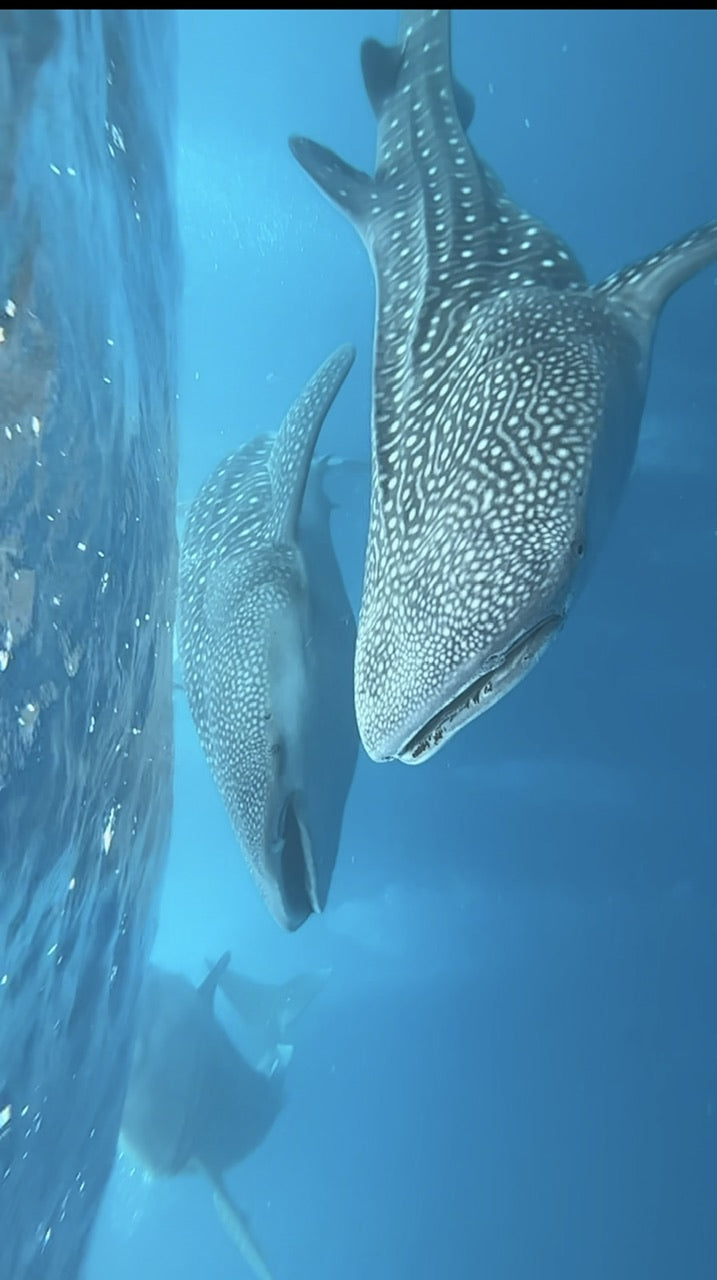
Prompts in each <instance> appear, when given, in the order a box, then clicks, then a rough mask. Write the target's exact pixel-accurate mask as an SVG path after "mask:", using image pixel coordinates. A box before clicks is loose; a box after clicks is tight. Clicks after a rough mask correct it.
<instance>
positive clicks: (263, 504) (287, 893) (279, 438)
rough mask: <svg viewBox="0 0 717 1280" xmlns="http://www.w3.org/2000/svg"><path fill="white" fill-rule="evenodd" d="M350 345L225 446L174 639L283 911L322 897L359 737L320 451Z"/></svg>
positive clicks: (207, 491) (189, 544) (212, 748)
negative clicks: (237, 442)
mask: <svg viewBox="0 0 717 1280" xmlns="http://www.w3.org/2000/svg"><path fill="white" fill-rule="evenodd" d="M353 359H354V350H353V348H352V347H349V346H345V347H341V348H339V349H338V350H337V351H336V352H334V354H333V355H332V356H330V357H329V359H328V360H327V361H325V363H324V364H323V365H322V366H321V368H320V369H319V370H318V371H317V372H316V373H315V374H314V376H313V378H311V380H310V381H309V383H308V384H307V386H306V387H305V389H304V391H303V392H302V394H301V395H300V396H299V398H298V399H297V401H296V402H295V404H294V405H293V406H292V408H291V409H290V411H289V413H288V414H287V415H286V417H285V419H284V421H283V422H282V424H281V427H280V428H279V431H278V432H277V434H276V436H270V435H262V436H258V437H256V438H254V439H253V440H251V441H249V442H248V443H247V444H245V445H243V446H242V447H241V448H240V449H238V450H236V451H235V452H234V453H232V454H231V455H230V456H229V457H228V458H225V459H224V461H223V462H222V463H220V465H219V466H218V467H217V469H216V470H215V471H214V472H213V474H212V475H211V476H210V477H209V479H208V480H207V481H206V483H205V484H204V485H203V486H202V488H201V489H200V491H199V493H198V495H197V497H196V498H195V499H194V501H193V503H192V504H191V506H190V508H189V511H188V513H187V518H186V525H185V532H184V537H183V540H182V546H181V552H180V566H179V610H178V631H177V640H178V650H179V655H180V660H181V666H182V670H183V674H184V683H185V688H186V693H187V698H188V702H189V707H190V711H191V714H192V717H193V719H194V723H195V725H196V728H197V730H198V733H199V737H200V740H201V743H202V746H203V748H204V751H205V754H206V757H207V760H208V762H209V765H210V768H211V770H212V773H213V775H214V778H215V780H216V782H217V785H218V787H219V791H220V793H221V795H222V797H223V799H224V803H225V805H226V808H227V810H228V813H229V817H230V819H231V822H232V824H233V827H234V831H235V833H236V835H237V838H238V840H239V843H240V844H241V846H242V848H243V850H244V854H245V857H246V860H247V864H248V866H249V869H250V871H251V873H252V876H253V878H254V880H255V881H256V883H257V885H258V887H259V890H260V892H261V894H262V896H263V898H264V901H265V902H266V904H267V906H268V909H269V911H270V912H271V914H272V915H273V917H274V919H275V920H276V921H277V922H278V923H279V924H280V925H281V926H282V927H283V928H285V929H288V930H293V929H297V928H298V927H299V925H301V924H302V923H303V922H304V921H305V920H306V919H307V917H308V916H309V915H310V914H311V913H312V912H320V911H321V910H323V908H324V906H325V904H326V899H327V895H328V891H329V885H330V881H331V875H332V872H333V868H334V864H335V861H336V856H337V850H338V844H339V837H340V831H341V824H342V818H343V810H344V806H345V802H346V798H347V795H348V791H349V788H350V785H351V781H352V778H353V773H354V768H355V765H356V758H357V755H358V749H359V738H358V730H357V727H356V719H355V713H354V705H353V661H354V647H355V636H356V626H355V621H354V616H353V613H352V610H351V605H350V603H349V600H348V597H347V595H346V591H345V588H344V584H343V580H342V577H341V572H340V569H339V566H338V562H337V560H336V557H335V554H334V550H333V545H332V542H331V533H330V510H331V503H330V501H329V498H328V496H327V495H326V493H325V489H324V483H325V479H326V474H327V471H328V469H329V467H330V463H331V460H329V459H325V458H324V459H314V458H313V453H314V447H315V443H316V439H317V436H318V434H319V430H320V428H321V425H322V423H323V421H324V418H325V416H326V414H327V412H328V410H329V408H330V406H331V404H332V402H333V400H334V397H335V396H336V394H337V392H338V390H339V388H340V386H341V384H342V382H343V380H344V378H345V377H346V374H347V373H348V370H349V369H350V367H351V364H352V363H353Z"/></svg>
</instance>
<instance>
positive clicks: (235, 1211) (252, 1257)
mask: <svg viewBox="0 0 717 1280" xmlns="http://www.w3.org/2000/svg"><path fill="white" fill-rule="evenodd" d="M205 1173H206V1174H207V1177H208V1178H209V1181H210V1182H211V1184H212V1189H213V1191H214V1205H215V1208H216V1211H217V1213H218V1214H219V1217H220V1219H221V1223H222V1226H223V1227H224V1229H225V1231H226V1232H227V1234H228V1235H229V1237H230V1238H231V1240H232V1241H233V1242H234V1244H235V1245H236V1247H237V1249H238V1250H239V1252H240V1253H241V1255H242V1257H243V1259H244V1261H245V1262H246V1264H247V1266H249V1267H251V1270H252V1272H253V1273H254V1275H255V1276H256V1277H257V1280H274V1277H273V1275H272V1273H271V1271H270V1270H269V1267H268V1266H267V1263H266V1261H265V1259H264V1256H263V1254H262V1252H261V1250H260V1248H259V1246H258V1244H257V1243H256V1241H255V1239H254V1237H253V1235H252V1233H251V1230H250V1227H249V1220H248V1218H247V1216H246V1214H245V1213H244V1212H243V1211H242V1210H241V1209H240V1208H239V1206H238V1205H237V1204H235V1203H234V1201H233V1200H232V1198H231V1196H230V1195H229V1193H228V1191H227V1190H226V1188H225V1186H224V1183H223V1182H222V1180H221V1178H217V1177H214V1176H213V1175H212V1174H211V1173H210V1172H209V1171H208V1170H206V1169H205Z"/></svg>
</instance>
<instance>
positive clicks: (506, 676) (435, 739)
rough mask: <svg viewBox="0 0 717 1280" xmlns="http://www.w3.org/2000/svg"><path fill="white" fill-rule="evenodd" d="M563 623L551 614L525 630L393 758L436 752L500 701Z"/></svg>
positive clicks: (417, 758)
mask: <svg viewBox="0 0 717 1280" xmlns="http://www.w3.org/2000/svg"><path fill="white" fill-rule="evenodd" d="M562 623H563V614H551V615H550V616H549V617H548V618H544V619H543V621H542V622H539V623H538V624H537V625H536V626H535V627H531V629H530V630H529V631H524V632H523V634H522V636H521V637H520V639H518V640H516V641H515V642H514V644H512V645H511V646H510V648H509V649H506V651H505V653H503V654H502V655H501V656H500V657H499V658H496V659H495V660H491V662H490V664H489V665H488V670H487V671H483V672H481V674H480V675H479V676H478V677H477V679H475V680H472V681H471V682H470V684H468V685H466V686H465V687H464V688H463V689H461V691H460V692H459V693H457V694H456V695H455V697H452V698H451V699H450V700H449V701H448V702H447V703H446V704H445V706H443V707H441V709H440V711H438V712H436V714H435V715H433V716H431V718H430V719H429V720H428V721H427V722H426V723H425V724H424V725H423V727H422V728H421V729H420V730H419V731H418V733H415V734H413V735H412V736H411V737H410V738H409V739H408V741H407V742H406V744H405V746H404V747H401V748H400V749H399V750H398V751H397V752H396V755H395V759H397V760H401V761H402V762H403V763H404V764H423V761H424V760H428V759H429V758H430V757H431V756H432V755H435V753H436V751H439V750H440V748H441V747H442V746H444V745H445V744H446V742H447V741H448V739H449V738H452V737H453V734H454V733H457V731H458V730H459V729H462V728H463V726H464V725H466V724H468V723H469V721H471V720H474V719H475V717H476V716H479V715H482V713H483V712H484V711H487V710H488V708H489V707H492V706H493V705H494V704H495V703H496V702H498V701H500V699H501V698H503V697H505V695H506V693H509V692H510V690H511V689H512V688H514V686H515V685H516V684H518V682H519V681H520V680H522V679H523V676H525V675H527V674H528V671H529V670H530V668H531V667H532V666H533V664H534V663H535V662H537V660H538V658H539V657H540V656H541V654H542V653H543V651H544V650H545V648H546V646H547V645H548V644H549V643H550V641H551V640H552V638H553V636H554V635H555V633H556V632H557V631H559V630H560V627H561V626H562Z"/></svg>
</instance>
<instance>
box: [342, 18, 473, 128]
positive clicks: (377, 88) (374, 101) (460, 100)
mask: <svg viewBox="0 0 717 1280" xmlns="http://www.w3.org/2000/svg"><path fill="white" fill-rule="evenodd" d="M402 62H403V49H401V48H400V47H399V46H398V45H395V44H382V43H381V41H380V40H374V39H372V38H370V39H368V40H364V42H363V44H362V45H361V71H362V74H363V82H364V85H365V87H366V93H367V94H368V98H369V102H370V103H371V106H372V108H373V113H374V115H375V116H377V117H378V116H380V115H381V112H382V111H383V109H384V107H385V106H386V103H387V102H389V101H390V100H391V98H392V97H393V95H394V94H395V92H396V86H397V82H398V77H399V73H400V70H401V64H402ZM453 96H454V97H455V100H456V110H457V112H458V119H459V120H460V122H461V124H462V126H463V128H464V129H468V128H469V126H470V124H471V122H472V120H473V116H474V113H475V99H474V97H473V94H472V93H471V92H470V90H468V89H466V88H465V86H464V85H462V84H460V83H459V81H458V80H456V79H455V77H454V78H453Z"/></svg>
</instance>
